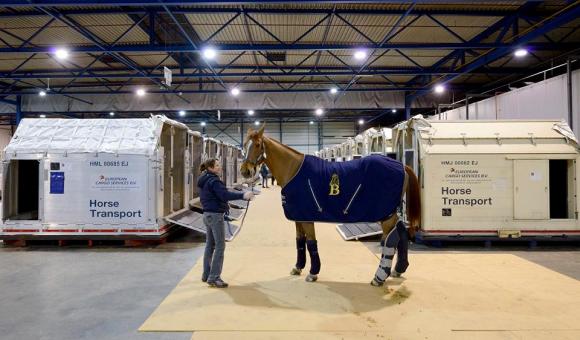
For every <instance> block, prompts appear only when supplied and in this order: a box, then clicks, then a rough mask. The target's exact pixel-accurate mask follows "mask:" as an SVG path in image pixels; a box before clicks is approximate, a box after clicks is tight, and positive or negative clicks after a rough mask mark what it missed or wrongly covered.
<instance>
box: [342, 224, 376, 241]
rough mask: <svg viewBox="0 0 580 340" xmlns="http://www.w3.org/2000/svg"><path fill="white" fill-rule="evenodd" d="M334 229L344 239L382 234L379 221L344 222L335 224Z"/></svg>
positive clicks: (349, 239)
mask: <svg viewBox="0 0 580 340" xmlns="http://www.w3.org/2000/svg"><path fill="white" fill-rule="evenodd" d="M336 230H337V231H338V233H339V234H340V236H342V238H343V239H344V240H345V241H351V240H358V239H361V238H365V237H371V236H377V235H382V233H383V230H382V228H381V225H380V224H379V223H345V224H339V225H337V226H336Z"/></svg>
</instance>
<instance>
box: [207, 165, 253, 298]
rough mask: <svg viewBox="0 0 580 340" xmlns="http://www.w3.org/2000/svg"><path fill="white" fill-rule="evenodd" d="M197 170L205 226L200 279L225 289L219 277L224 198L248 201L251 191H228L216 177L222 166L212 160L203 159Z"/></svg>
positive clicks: (224, 246) (225, 201)
mask: <svg viewBox="0 0 580 340" xmlns="http://www.w3.org/2000/svg"><path fill="white" fill-rule="evenodd" d="M200 171H202V174H201V176H200V177H199V179H198V180H197V186H198V187H199V188H200V189H201V192H200V195H199V196H200V199H201V205H202V207H203V223H204V224H205V227H206V229H207V233H206V239H205V253H204V255H203V275H202V276H201V281H203V282H207V284H208V285H209V286H210V287H216V288H226V287H227V286H228V284H227V283H226V282H224V281H223V280H222V278H221V273H222V267H223V264H224V251H225V248H226V240H225V223H224V213H225V212H226V211H228V201H233V200H240V199H245V200H247V201H249V200H251V199H252V198H253V197H254V193H252V192H250V191H248V192H245V193H238V192H233V191H229V190H228V189H227V188H226V186H225V184H224V183H223V182H222V181H221V180H220V178H219V176H218V174H220V173H221V171H222V169H221V166H220V163H219V162H218V161H217V160H216V159H208V160H207V161H205V162H204V163H203V164H202V165H201V167H200Z"/></svg>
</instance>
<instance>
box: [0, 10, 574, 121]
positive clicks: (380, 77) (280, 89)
mask: <svg viewBox="0 0 580 340" xmlns="http://www.w3.org/2000/svg"><path fill="white" fill-rule="evenodd" d="M3 4H4V7H2V8H1V9H0V101H2V102H4V103H8V104H11V103H12V104H16V103H17V100H18V96H20V97H22V96H26V95H35V96H36V95H38V93H40V92H41V91H44V92H45V93H46V94H47V95H48V96H62V97H66V98H68V99H71V98H72V99H74V98H77V97H79V96H81V95H83V94H91V95H103V96H104V97H103V98H104V99H103V100H106V98H107V96H109V95H117V94H134V93H135V92H136V91H137V90H138V89H143V91H144V92H146V93H147V94H155V93H162V94H166V95H172V96H177V97H179V96H183V95H184V94H208V93H209V94H224V95H235V94H236V92H235V91H236V90H239V91H240V92H241V93H244V92H246V93H305V92H306V93H309V92H315V93H320V94H321V95H325V96H334V97H336V99H335V100H341V97H342V96H344V94H346V93H348V92H396V93H400V94H401V95H403V96H404V98H405V106H407V107H410V106H411V103H413V102H414V101H417V99H419V98H421V97H422V96H432V95H433V92H434V89H435V87H436V86H438V85H440V86H441V88H440V90H441V91H442V92H446V93H453V97H454V98H461V97H462V96H464V95H465V93H470V92H474V91H483V90H485V89H486V88H489V87H491V86H496V85H497V84H501V82H502V81H505V80H506V79H513V78H514V77H518V76H521V75H525V74H529V73H532V72H534V71H536V70H541V69H543V68H545V67H546V66H545V65H546V63H550V62H553V60H555V58H558V57H560V58H564V57H565V56H566V55H568V54H571V53H575V48H578V45H579V43H580V30H578V27H579V26H580V19H578V18H579V17H580V4H579V1H545V2H544V1H479V2H477V3H475V2H472V1H414V2H409V1H389V2H384V1H371V2H362V1H299V2H298V1H297V2H291V3H290V2H280V1H223V2H221V1H220V2H211V1H163V0H154V1H153V0H152V1H133V0H125V1H109V0H98V1H97V0H94V1H88V0H76V1H63V0H52V1H48V0H35V1H32V0H31V1H24V0H6V1H3ZM517 50H521V51H520V53H522V54H525V55H522V56H521V57H518V56H516V54H515V52H516V51H517ZM522 51H523V52H522ZM164 68H167V69H169V70H170V71H171V73H172V84H171V86H168V85H167V84H166V79H165V74H164ZM331 91H332V92H331ZM414 107H416V108H419V109H420V108H421V105H418V104H415V105H414ZM353 109H356V107H353ZM339 111H340V110H338V111H337V112H339ZM240 114H243V112H242V111H240ZM337 114H338V113H337Z"/></svg>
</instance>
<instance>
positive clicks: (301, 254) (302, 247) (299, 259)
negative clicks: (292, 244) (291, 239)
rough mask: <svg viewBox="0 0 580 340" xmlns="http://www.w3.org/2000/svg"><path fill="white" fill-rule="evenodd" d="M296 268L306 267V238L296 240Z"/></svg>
mask: <svg viewBox="0 0 580 340" xmlns="http://www.w3.org/2000/svg"><path fill="white" fill-rule="evenodd" d="M296 254H297V255H296V268H298V269H304V267H305V266H306V237H301V238H297V239H296Z"/></svg>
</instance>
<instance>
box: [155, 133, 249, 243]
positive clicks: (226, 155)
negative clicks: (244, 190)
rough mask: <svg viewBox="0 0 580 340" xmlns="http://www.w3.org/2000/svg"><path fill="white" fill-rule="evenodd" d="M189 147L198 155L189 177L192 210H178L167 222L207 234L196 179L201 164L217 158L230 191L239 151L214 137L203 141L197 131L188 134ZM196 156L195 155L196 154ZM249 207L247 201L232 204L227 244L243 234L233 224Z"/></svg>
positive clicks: (234, 179) (235, 179) (227, 228)
mask: <svg viewBox="0 0 580 340" xmlns="http://www.w3.org/2000/svg"><path fill="white" fill-rule="evenodd" d="M189 135H190V142H189V147H190V150H191V151H192V154H194V155H197V157H194V158H193V162H190V164H191V168H190V171H189V173H190V176H191V178H192V182H191V188H190V192H191V193H192V195H191V196H190V197H191V198H190V200H189V207H190V208H191V209H187V210H182V211H177V212H175V213H173V214H170V215H169V216H167V217H166V220H168V221H170V222H171V223H173V224H176V225H179V226H182V227H185V228H189V229H192V230H195V231H198V232H201V233H204V234H205V233H206V232H207V230H206V227H205V224H204V223H203V208H202V205H201V202H200V200H199V188H198V187H197V178H198V177H199V175H200V171H199V167H200V165H201V163H202V162H203V161H205V160H207V159H210V158H216V159H217V161H218V162H219V163H220V165H221V168H222V173H221V174H220V177H221V179H222V181H223V182H224V183H225V184H226V186H228V187H229V188H233V187H234V186H235V184H236V182H237V180H238V179H241V175H239V169H237V164H239V163H238V162H239V160H238V157H240V156H241V153H240V149H239V148H238V147H236V146H234V145H231V144H227V143H223V142H222V141H220V140H217V139H214V138H203V139H202V138H201V135H200V134H199V133H198V132H193V131H189ZM194 151H195V152H196V153H193V152H194ZM246 206H247V203H246V202H245V201H235V202H230V212H229V215H228V218H227V219H226V235H225V237H226V241H231V240H233V238H234V237H235V236H236V235H237V234H238V232H239V231H240V227H239V226H238V225H236V224H235V222H233V220H236V219H239V218H240V217H241V216H242V215H243V210H242V209H243V208H245V207H246Z"/></svg>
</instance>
